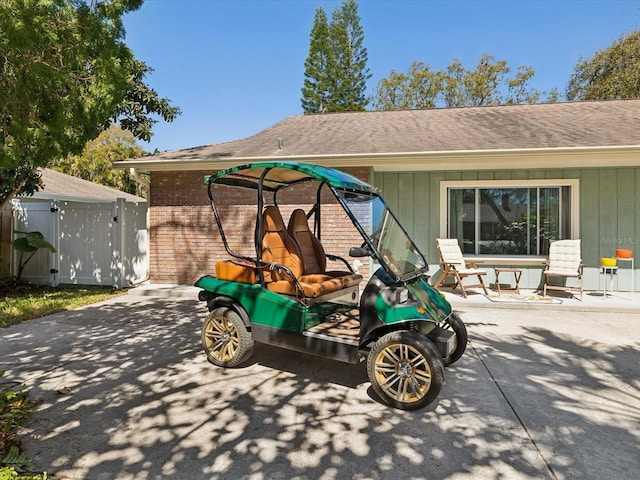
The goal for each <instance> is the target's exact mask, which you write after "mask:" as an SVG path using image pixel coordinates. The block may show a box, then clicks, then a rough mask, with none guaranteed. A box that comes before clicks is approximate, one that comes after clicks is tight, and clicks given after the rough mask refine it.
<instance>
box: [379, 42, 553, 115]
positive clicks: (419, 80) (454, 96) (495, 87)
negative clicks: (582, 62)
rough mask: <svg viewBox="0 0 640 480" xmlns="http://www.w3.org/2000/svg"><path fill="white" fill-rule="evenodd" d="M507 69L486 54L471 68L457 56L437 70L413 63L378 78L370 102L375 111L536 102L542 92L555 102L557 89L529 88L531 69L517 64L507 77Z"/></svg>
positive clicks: (502, 61) (503, 63)
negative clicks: (407, 68) (465, 66)
mask: <svg viewBox="0 0 640 480" xmlns="http://www.w3.org/2000/svg"><path fill="white" fill-rule="evenodd" d="M510 71H511V69H510V68H509V66H508V65H507V62H506V61H505V60H499V61H496V60H495V58H494V57H493V56H491V55H487V54H484V55H482V57H481V58H480V60H479V61H478V64H477V65H476V67H475V69H473V70H468V69H466V68H464V65H463V64H462V62H461V61H460V60H457V59H455V60H453V62H452V63H451V64H450V65H449V66H448V67H447V68H446V69H445V70H437V71H433V70H432V69H431V68H430V67H429V65H426V64H424V63H422V62H414V63H413V64H412V65H411V67H410V68H409V70H408V72H407V73H406V74H404V73H398V72H395V71H392V72H391V75H389V77H387V78H383V79H382V80H380V82H379V83H378V86H377V87H376V91H375V94H374V96H373V97H372V103H373V106H374V108H375V109H377V110H406V109H423V108H434V107H438V106H445V107H462V106H480V105H498V104H507V103H508V104H520V103H536V102H538V101H539V100H540V98H541V97H542V96H543V95H546V101H548V102H555V101H557V99H558V92H557V91H556V90H552V91H551V92H548V93H547V92H540V91H538V90H535V89H533V88H530V87H529V85H528V82H529V80H530V79H531V78H532V77H533V75H534V70H533V68H531V67H526V66H520V67H518V69H517V72H516V75H515V76H514V77H513V78H508V77H507V75H508V74H509V72H510Z"/></svg>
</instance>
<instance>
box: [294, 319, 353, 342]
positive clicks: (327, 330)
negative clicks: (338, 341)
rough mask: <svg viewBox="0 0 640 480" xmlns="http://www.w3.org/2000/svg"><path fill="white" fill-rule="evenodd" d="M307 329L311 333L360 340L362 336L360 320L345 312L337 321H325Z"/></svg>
mask: <svg viewBox="0 0 640 480" xmlns="http://www.w3.org/2000/svg"><path fill="white" fill-rule="evenodd" d="M306 331H307V332H308V333H311V334H319V335H327V336H330V337H338V338H344V339H348V340H358V339H359V338H360V321H359V320H358V319H357V318H354V317H353V316H350V315H348V314H343V315H341V316H340V318H339V319H338V320H336V321H327V322H323V323H320V324H318V325H316V326H314V327H312V328H309V329H308V330H306Z"/></svg>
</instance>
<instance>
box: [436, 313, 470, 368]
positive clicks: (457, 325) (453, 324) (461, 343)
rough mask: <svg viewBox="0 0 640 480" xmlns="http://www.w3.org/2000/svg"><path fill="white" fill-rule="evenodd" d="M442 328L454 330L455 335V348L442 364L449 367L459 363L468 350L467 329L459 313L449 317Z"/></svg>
mask: <svg viewBox="0 0 640 480" xmlns="http://www.w3.org/2000/svg"><path fill="white" fill-rule="evenodd" d="M442 328H444V329H445V330H452V331H453V333H454V334H455V348H454V349H453V352H451V355H449V356H448V357H445V358H443V359H442V362H443V363H444V364H445V366H447V367H448V366H449V365H451V364H452V363H455V362H457V361H458V360H459V359H460V357H461V356H462V354H463V353H464V351H465V349H466V348H467V341H468V336H467V327H465V326H464V323H463V321H462V319H461V318H460V317H459V316H458V314H457V313H452V314H451V315H449V318H447V320H446V321H445V323H444V325H442Z"/></svg>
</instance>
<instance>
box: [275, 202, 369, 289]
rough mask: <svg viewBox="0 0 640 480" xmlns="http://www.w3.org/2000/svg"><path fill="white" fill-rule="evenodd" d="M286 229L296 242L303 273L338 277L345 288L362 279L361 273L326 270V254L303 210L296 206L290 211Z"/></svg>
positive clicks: (356, 283)
mask: <svg viewBox="0 0 640 480" xmlns="http://www.w3.org/2000/svg"><path fill="white" fill-rule="evenodd" d="M287 231H288V232H289V235H291V237H292V238H293V240H294V241H295V242H296V243H297V244H298V247H299V250H300V254H301V256H302V264H303V272H304V274H305V275H312V274H323V275H328V276H329V277H331V278H336V279H340V281H341V283H342V285H343V287H345V288H346V287H351V286H353V285H358V284H359V283H360V282H361V281H362V278H363V277H362V275H360V274H357V273H352V272H349V271H341V270H337V271H333V270H332V271H329V272H327V255H326V253H325V250H324V247H323V246H322V243H320V240H318V238H316V236H315V235H314V234H313V232H311V229H310V228H309V223H308V222H307V215H306V214H305V213H304V210H302V209H300V208H298V209H296V210H294V211H293V212H292V213H291V217H289V225H288V226H287Z"/></svg>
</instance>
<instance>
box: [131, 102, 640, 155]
mask: <svg viewBox="0 0 640 480" xmlns="http://www.w3.org/2000/svg"><path fill="white" fill-rule="evenodd" d="M279 142H281V144H282V148H279ZM631 145H632V146H640V99H637V100H607V101H597V102H566V103H545V104H527V105H500V106H484V107H461V108H437V109H429V110H402V111H376V112H351V113H329V114H318V115H301V116H295V117H288V118H285V119H284V120H282V121H281V122H278V123H276V124H274V125H272V126H271V127H269V128H267V129H265V130H263V131H261V132H258V133H257V134H255V135H253V136H251V137H248V138H245V139H241V140H236V141H231V142H226V143H219V144H215V145H206V146H201V147H194V148H189V149H185V150H176V151H169V152H163V153H160V154H158V155H154V156H149V157H144V158H138V159H134V162H136V163H142V162H145V161H148V162H154V163H158V162H162V161H163V160H166V161H176V160H185V161H188V160H214V161H215V160H219V161H230V160H233V159H234V158H259V157H276V158H281V159H286V157H294V158H295V157H298V156H313V155H318V156H334V155H335V156H339V155H350V154H357V155H363V154H364V155H366V154H393V153H398V154H400V153H407V152H452V151H453V152H455V151H459V152H463V151H478V150H510V149H549V148H571V147H607V146H631ZM126 163H127V162H123V166H124V165H125V164H126Z"/></svg>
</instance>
